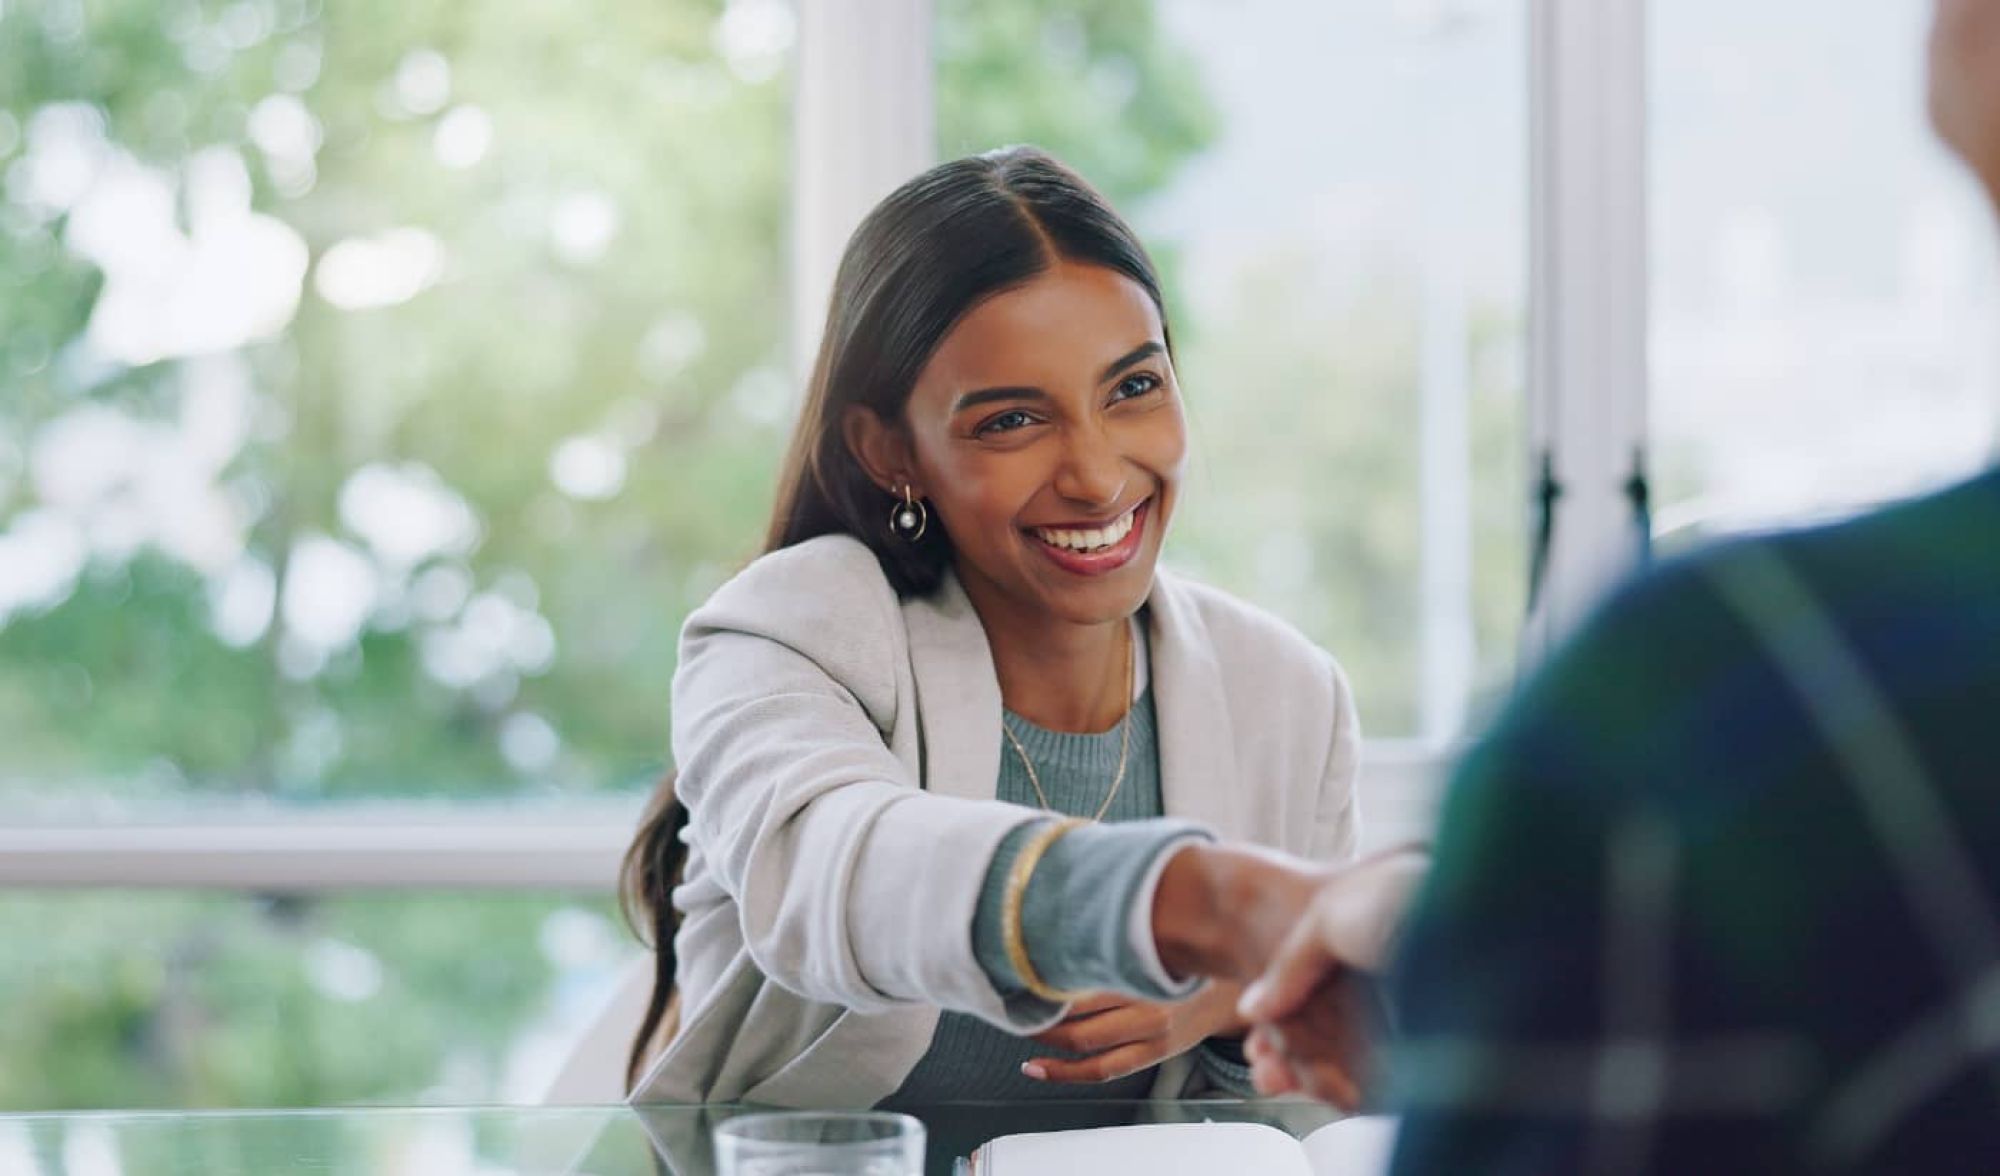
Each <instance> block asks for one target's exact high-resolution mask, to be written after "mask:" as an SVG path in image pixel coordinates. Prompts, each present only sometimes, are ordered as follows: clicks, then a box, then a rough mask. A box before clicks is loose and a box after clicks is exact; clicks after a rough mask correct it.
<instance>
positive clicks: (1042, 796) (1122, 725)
mask: <svg viewBox="0 0 2000 1176" xmlns="http://www.w3.org/2000/svg"><path fill="white" fill-rule="evenodd" d="M1136 652H1137V647H1136V646H1134V645H1133V640H1132V625H1131V622H1129V621H1128V622H1126V625H1125V694H1124V699H1125V717H1124V718H1122V719H1120V720H1119V721H1118V774H1117V775H1115V776H1113V777H1112V778H1111V791H1109V792H1107V793H1105V794H1104V803H1103V804H1100V805H1098V806H1097V815H1096V816H1094V817H1092V818H1090V819H1091V820H1092V821H1102V820H1103V819H1104V814H1105V813H1108V812H1110V811H1111V802H1112V801H1113V800H1115V799H1117V797H1118V789H1119V788H1120V787H1122V786H1123V785H1124V783H1125V760H1126V757H1127V756H1129V755H1130V754H1131V752H1132V712H1133V710H1135V709H1137V708H1136V707H1134V706H1133V704H1132V663H1133V661H1134V660H1136V659H1135V657H1134V655H1135V653H1136ZM1000 730H1001V732H1002V733H1003V734H1005V735H1006V736H1007V742H1008V743H1011V744H1013V746H1014V754H1015V755H1017V756H1019V757H1021V766H1022V767H1024V768H1026V769H1028V783H1029V784H1031V785H1033V786H1034V789H1035V799H1036V800H1039V801H1041V802H1042V810H1043V811H1044V812H1051V813H1052V812H1054V811H1056V810H1055V806H1054V805H1052V804H1050V803H1049V794H1048V793H1046V792H1043V791H1042V778H1041V776H1039V775H1038V774H1036V772H1035V761H1034V760H1031V759H1029V758H1028V749H1027V748H1025V747H1022V746H1021V740H1020V738H1019V737H1017V736H1016V735H1015V734H1014V727H1013V725H1012V724H1011V723H1009V722H1008V721H1007V716H1006V715H1005V714H1004V713H1003V714H1002V715H1001V716H1000Z"/></svg>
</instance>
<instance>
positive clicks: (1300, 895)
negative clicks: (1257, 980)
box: [1153, 844, 1325, 981]
mask: <svg viewBox="0 0 2000 1176" xmlns="http://www.w3.org/2000/svg"><path fill="white" fill-rule="evenodd" d="M1324 873H1325V871H1322V870H1317V869H1314V868H1311V867H1308V866H1306V865H1305V864H1304V863H1300V862H1295V861H1292V860H1291V859H1288V858H1284V857H1281V856H1279V855H1276V854H1271V853H1267V852H1263V851H1257V850H1250V849H1243V848H1236V847H1230V846H1223V845H1213V844H1197V845H1187V846H1182V847H1181V848H1179V849H1178V850H1176V851H1175V852H1174V855H1173V856H1172V857H1171V858H1170V859H1169V860H1168V862H1167V866H1166V869H1165V870H1164V871H1162V873H1161V875H1160V885H1159V888H1158V889H1157V890H1156V891H1155V892H1154V894H1153V941H1154V944H1155V946H1156V947H1157V948H1158V950H1159V953H1160V962H1161V963H1162V964H1164V965H1166V968H1167V970H1168V971H1169V972H1171V973H1173V974H1174V975H1175V976H1179V977H1186V976H1213V977H1217V978H1222V979H1230V980H1238V981H1243V980H1248V979H1251V978H1253V977H1254V976H1255V975H1256V974H1257V973H1258V972H1259V971H1260V970H1261V969H1262V968H1263V966H1264V962H1265V960H1266V959H1267V958H1268V957H1269V955H1270V953H1271V952H1273V951H1275V950H1276V949H1277V946H1278V944H1279V943H1280V942H1282V941H1283V939H1284V936H1285V935H1286V934H1287V933H1288V932H1289V931H1290V930H1291V928H1292V926H1293V924H1294V923H1296V922H1297V921H1298V919H1299V917H1300V916H1301V915H1302V914H1303V913H1304V911H1305V908H1306V906H1307V904H1308V903H1310V902H1311V900H1312V896H1313V892H1314V891H1315V890H1316V889H1317V887H1318V885H1319V882H1320V880H1321V879H1322V877H1323V876H1324Z"/></svg>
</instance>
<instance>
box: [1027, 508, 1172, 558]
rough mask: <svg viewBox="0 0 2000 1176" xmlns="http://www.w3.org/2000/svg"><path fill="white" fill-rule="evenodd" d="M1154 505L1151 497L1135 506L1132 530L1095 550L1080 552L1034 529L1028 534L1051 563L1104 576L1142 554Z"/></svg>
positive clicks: (1132, 513) (1132, 514)
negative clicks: (1047, 537) (1142, 546)
mask: <svg viewBox="0 0 2000 1176" xmlns="http://www.w3.org/2000/svg"><path fill="white" fill-rule="evenodd" d="M1152 506H1153V500H1152V499H1150V498H1148V499H1146V500H1145V501H1143V502H1141V503H1140V504H1139V505H1138V506H1136V507H1133V508H1132V511H1131V512H1130V513H1131V516H1132V526H1131V529H1130V530H1128V531H1126V532H1125V534H1124V536H1123V537H1122V538H1120V539H1119V540H1117V541H1116V542H1114V543H1112V544H1111V545H1110V546H1108V547H1101V548H1098V549H1097V550H1094V551H1078V550H1076V549H1075V548H1073V547H1065V546H1063V545H1061V544H1059V543H1051V542H1049V541H1048V540H1047V539H1045V538H1043V537H1042V536H1041V535H1039V534H1037V533H1036V531H1035V530H1031V531H1029V532H1027V534H1028V537H1029V538H1030V539H1031V540H1033V541H1034V545H1035V547H1036V549H1037V550H1039V551H1040V552H1041V553H1042V554H1043V555H1044V556H1046V557H1047V558H1048V560H1049V562H1050V563H1053V564H1055V565H1056V566H1057V567H1059V568H1061V569H1062V570H1063V571H1066V572H1069V573H1071V574H1072V575H1077V576H1101V575H1103V574H1105V573H1106V572H1112V571H1116V570H1118V569H1119V568H1122V567H1124V566H1125V565H1126V564H1128V563H1130V562H1132V557H1133V556H1135V555H1137V554H1139V546H1140V544H1141V543H1143V542H1144V541H1145V538H1146V518H1147V516H1148V515H1149V514H1150V513H1151V511H1152ZM1100 529H1104V528H1100ZM1036 530H1064V528H1037V529H1036ZM1070 533H1071V534H1074V533H1075V532H1074V531H1071V532H1070Z"/></svg>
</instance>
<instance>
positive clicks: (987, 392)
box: [951, 339, 1167, 413]
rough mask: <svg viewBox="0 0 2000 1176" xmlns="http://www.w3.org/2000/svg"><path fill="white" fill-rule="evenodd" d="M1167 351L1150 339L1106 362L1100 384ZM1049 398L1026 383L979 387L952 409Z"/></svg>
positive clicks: (963, 409)
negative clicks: (1140, 362) (998, 402)
mask: <svg viewBox="0 0 2000 1176" xmlns="http://www.w3.org/2000/svg"><path fill="white" fill-rule="evenodd" d="M1166 351H1167V349H1166V347H1165V346H1164V345H1162V344H1161V343H1160V341H1159V340H1158V339H1148V340H1147V341H1146V342H1144V343H1141V344H1139V345H1138V346H1137V347H1134V348H1133V349H1132V350H1130V351H1128V352H1126V353H1125V354H1123V355H1121V356H1119V357H1118V358H1117V359H1114V360H1112V361H1111V362H1110V363H1108V364H1105V365H1104V371H1103V373H1102V374H1101V375H1099V376H1098V377H1097V381H1098V383H1100V384H1101V383H1105V382H1107V381H1109V380H1110V379H1111V378H1112V377H1114V376H1116V375H1117V374H1118V373H1120V372H1122V371H1124V370H1125V369H1126V368H1128V367H1131V366H1132V365H1133V364H1135V363H1138V362H1139V361H1140V360H1142V359H1151V358H1152V357H1153V356H1155V355H1164V354H1166ZM1048 399H1049V394H1048V393H1047V392H1044V391H1043V390H1042V389H1040V388H1033V387H1029V386H1027V385H1025V384H1010V385H1003V386H1000V387H995V388H978V389H975V390H973V391H971V392H967V393H964V394H963V395H961V396H960V397H959V398H958V399H957V400H955V401H953V402H952V405H951V411H952V412H953V413H961V412H964V411H965V410H966V409H968V408H978V407H979V406H980V405H982V404H991V403H993V402H994V401H996V400H1032V401H1046V400H1048Z"/></svg>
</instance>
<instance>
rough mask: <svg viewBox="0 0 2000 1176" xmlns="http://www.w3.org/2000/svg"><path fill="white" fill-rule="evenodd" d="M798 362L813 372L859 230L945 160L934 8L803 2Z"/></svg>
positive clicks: (796, 151)
mask: <svg viewBox="0 0 2000 1176" xmlns="http://www.w3.org/2000/svg"><path fill="white" fill-rule="evenodd" d="M798 4H799V40H798V66H797V82H796V88H795V90H794V92H793V154H792V158H793V165H794V174H793V176H792V204H791V208H792V339H793V349H792V358H793V362H794V364H795V365H796V370H797V371H799V372H801V373H803V372H806V371H809V370H810V369H811V366H812V357H813V352H814V351H815V350H816V349H817V348H818V346H819V333H820V329H821V327H822V326H823V325H824V323H825V319H826V299H827V294H828V292H829V291H831V290H832V288H833V275H834V271H835V270H836V269H838V268H839V265H840V252H841V250H842V249H843V248H844V247H845V246H846V244H847V238H848V236H849V234H851V233H853V231H854V226H855V225H857V224H859V223H860V222H861V218H862V217H863V216H865V215H867V213H868V210H869V209H870V208H872V207H873V206H874V205H875V203H876V202H877V201H878V200H880V199H881V198H882V197H884V196H886V195H888V194H889V192H890V191H892V190H893V189H894V188H895V187H896V186H897V185H898V184H901V183H902V182H903V181H904V180H907V179H909V178H910V177H911V176H913V175H915V174H916V173H917V172H919V171H922V170H923V169H924V168H926V167H929V166H930V165H931V163H932V162H933V161H934V160H935V159H936V157H937V134H936V125H937V124H936V118H935V116H934V113H933V105H934V104H933V99H932V91H933V85H932V75H933V69H932V44H931V41H932V37H931V23H932V0H798Z"/></svg>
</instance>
